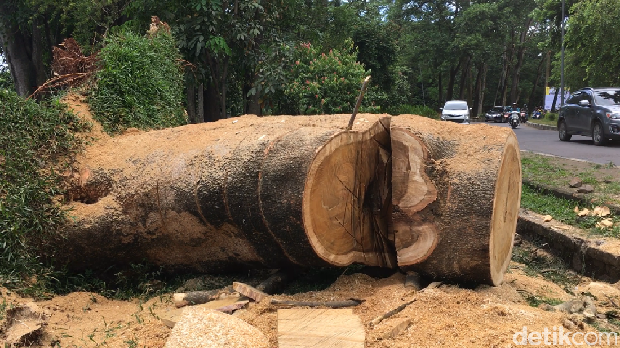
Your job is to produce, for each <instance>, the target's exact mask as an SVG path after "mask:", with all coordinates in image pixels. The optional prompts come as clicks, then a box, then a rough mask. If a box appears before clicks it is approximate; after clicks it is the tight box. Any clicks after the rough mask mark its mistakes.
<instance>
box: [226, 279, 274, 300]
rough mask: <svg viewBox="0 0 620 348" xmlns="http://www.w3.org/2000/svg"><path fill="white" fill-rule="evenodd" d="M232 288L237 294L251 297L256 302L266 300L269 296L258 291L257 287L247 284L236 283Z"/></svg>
mask: <svg viewBox="0 0 620 348" xmlns="http://www.w3.org/2000/svg"><path fill="white" fill-rule="evenodd" d="M232 287H233V289H234V290H235V291H236V292H238V293H240V294H241V295H243V296H245V297H249V298H251V299H252V300H254V301H256V302H260V301H262V300H264V299H265V298H266V297H267V296H269V295H267V294H266V293H264V292H262V291H260V290H258V289H256V288H255V287H252V286H250V285H248V284H245V283H239V282H234V283H233V285H232Z"/></svg>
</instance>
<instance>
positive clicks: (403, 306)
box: [369, 299, 416, 327]
mask: <svg viewBox="0 0 620 348" xmlns="http://www.w3.org/2000/svg"><path fill="white" fill-rule="evenodd" d="M415 301H416V299H413V300H411V301H409V302H406V303H403V304H401V305H400V306H398V307H396V308H394V309H392V310H391V311H389V312H386V313H384V314H383V315H380V316H378V317H376V318H375V319H373V320H372V321H371V322H370V324H369V325H370V327H374V326H375V325H377V324H379V323H380V322H382V321H383V320H385V319H387V318H389V317H391V316H393V315H394V314H398V313H400V312H401V311H402V310H403V309H405V308H406V307H407V306H408V305H410V304H412V303H414V302H415Z"/></svg>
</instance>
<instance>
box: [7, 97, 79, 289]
mask: <svg viewBox="0 0 620 348" xmlns="http://www.w3.org/2000/svg"><path fill="white" fill-rule="evenodd" d="M0 115H1V117H0V167H2V170H1V171H0V216H1V218H0V284H4V285H5V286H7V283H9V282H13V281H17V280H19V279H23V278H24V277H29V276H31V275H32V274H34V273H36V272H37V271H38V270H40V269H41V267H42V264H41V262H40V261H39V260H38V258H37V256H36V255H38V253H37V252H35V250H41V249H37V248H42V245H43V243H45V240H46V239H47V237H48V236H50V235H51V234H52V233H53V232H54V231H55V230H56V228H57V227H58V226H59V224H61V223H62V222H63V221H64V218H65V213H64V211H62V210H61V209H60V207H59V205H58V204H56V203H55V200H54V198H55V196H57V195H59V194H60V193H61V191H60V183H61V181H60V180H61V177H60V175H59V174H58V173H59V171H60V170H62V165H63V164H64V163H66V161H65V159H67V158H69V157H67V156H70V155H72V154H73V153H75V152H76V151H77V150H79V147H80V141H79V140H77V139H76V138H75V137H74V136H73V133H74V132H75V131H77V130H79V129H81V128H84V127H85V126H84V125H83V124H82V123H81V122H80V121H79V119H78V118H77V117H75V116H74V115H73V114H71V113H69V112H68V111H67V110H66V107H65V106H64V105H63V104H61V103H59V102H58V101H57V100H55V101H52V102H49V103H47V105H43V104H37V103H36V102H34V101H32V100H24V99H23V98H20V97H19V96H17V94H16V93H15V92H12V91H8V90H2V89H0Z"/></svg>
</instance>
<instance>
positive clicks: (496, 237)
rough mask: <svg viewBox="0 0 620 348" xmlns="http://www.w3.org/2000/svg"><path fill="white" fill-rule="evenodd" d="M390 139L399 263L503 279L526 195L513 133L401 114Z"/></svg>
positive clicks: (471, 278) (469, 277)
mask: <svg viewBox="0 0 620 348" xmlns="http://www.w3.org/2000/svg"><path fill="white" fill-rule="evenodd" d="M391 139H392V150H393V152H392V161H393V163H394V167H393V175H392V188H393V198H392V201H393V204H394V207H393V214H392V216H393V226H394V235H395V241H396V243H395V247H396V252H397V255H398V265H399V266H400V267H403V268H411V269H412V270H416V271H419V272H421V273H425V274H427V275H430V276H435V277H440V278H450V279H455V280H460V281H466V282H478V283H489V284H493V285H498V284H500V283H501V282H502V281H503V276H504V273H505V271H506V269H507V267H508V263H509V262H510V258H511V253H512V244H513V238H514V233H515V229H516V224H517V216H518V209H519V205H520V198H521V162H520V155H519V145H518V142H517V139H516V137H515V135H514V133H513V132H512V131H511V130H509V129H503V128H502V129H498V128H496V127H491V126H487V125H478V126H464V125H459V124H453V123H450V122H438V121H434V120H431V119H428V118H423V117H419V116H413V115H400V116H398V117H394V118H393V119H392V121H391Z"/></svg>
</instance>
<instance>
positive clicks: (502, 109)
mask: <svg viewBox="0 0 620 348" xmlns="http://www.w3.org/2000/svg"><path fill="white" fill-rule="evenodd" d="M491 112H504V108H502V107H496V108H493V109H491Z"/></svg>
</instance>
